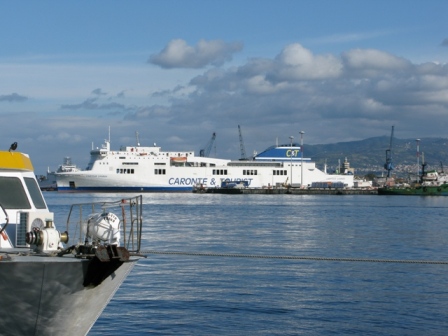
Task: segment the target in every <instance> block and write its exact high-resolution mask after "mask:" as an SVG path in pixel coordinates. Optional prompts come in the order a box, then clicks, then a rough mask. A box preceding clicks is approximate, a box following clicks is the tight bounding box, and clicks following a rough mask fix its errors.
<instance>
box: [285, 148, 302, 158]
mask: <svg viewBox="0 0 448 336" xmlns="http://www.w3.org/2000/svg"><path fill="white" fill-rule="evenodd" d="M299 152H300V150H299V149H288V150H287V151H286V156H287V157H294V156H295V157H297V156H298V153H299Z"/></svg>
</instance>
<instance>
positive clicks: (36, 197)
mask: <svg viewBox="0 0 448 336" xmlns="http://www.w3.org/2000/svg"><path fill="white" fill-rule="evenodd" d="M25 184H26V187H27V188H28V191H29V193H30V196H31V199H32V200H33V203H34V206H35V207H36V209H46V208H47V205H46V204H45V201H44V198H43V196H42V193H41V192H40V189H39V186H38V185H37V182H36V180H35V179H33V178H30V177H25Z"/></svg>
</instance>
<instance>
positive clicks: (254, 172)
mask: <svg viewBox="0 0 448 336" xmlns="http://www.w3.org/2000/svg"><path fill="white" fill-rule="evenodd" d="M243 175H258V171H257V170H256V169H243Z"/></svg>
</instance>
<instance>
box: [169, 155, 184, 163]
mask: <svg viewBox="0 0 448 336" xmlns="http://www.w3.org/2000/svg"><path fill="white" fill-rule="evenodd" d="M170 160H171V162H172V163H184V162H187V157H186V156H172V157H170Z"/></svg>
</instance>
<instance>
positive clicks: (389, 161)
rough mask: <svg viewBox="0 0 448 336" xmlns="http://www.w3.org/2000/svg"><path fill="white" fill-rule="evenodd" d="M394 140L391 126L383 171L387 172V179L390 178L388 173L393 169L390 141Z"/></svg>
mask: <svg viewBox="0 0 448 336" xmlns="http://www.w3.org/2000/svg"><path fill="white" fill-rule="evenodd" d="M393 138H394V126H392V130H391V132H390V142H389V149H386V163H385V164H384V169H386V170H387V177H390V172H391V171H392V170H393V169H394V166H393V164H392V141H393Z"/></svg>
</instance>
